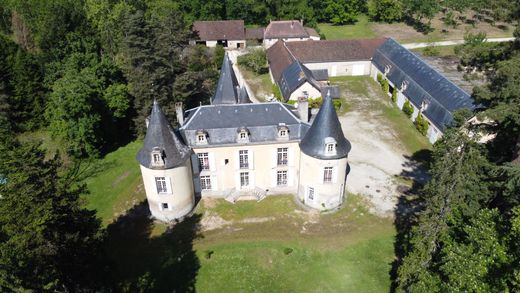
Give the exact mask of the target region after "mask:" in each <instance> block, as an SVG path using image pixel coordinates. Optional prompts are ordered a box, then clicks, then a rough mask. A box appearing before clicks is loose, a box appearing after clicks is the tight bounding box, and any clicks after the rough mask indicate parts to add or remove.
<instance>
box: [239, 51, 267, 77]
mask: <svg viewBox="0 0 520 293" xmlns="http://www.w3.org/2000/svg"><path fill="white" fill-rule="evenodd" d="M237 62H238V65H240V66H244V67H245V68H247V69H249V70H251V71H253V72H255V73H256V74H263V73H267V72H268V67H267V55H266V53H265V50H264V49H253V50H251V51H250V52H249V53H247V54H245V55H241V56H238V58H237Z"/></svg>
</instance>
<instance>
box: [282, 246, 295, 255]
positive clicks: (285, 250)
mask: <svg viewBox="0 0 520 293" xmlns="http://www.w3.org/2000/svg"><path fill="white" fill-rule="evenodd" d="M292 252H293V249H292V248H290V247H286V248H284V249H283V254H285V255H289V254H291V253H292Z"/></svg>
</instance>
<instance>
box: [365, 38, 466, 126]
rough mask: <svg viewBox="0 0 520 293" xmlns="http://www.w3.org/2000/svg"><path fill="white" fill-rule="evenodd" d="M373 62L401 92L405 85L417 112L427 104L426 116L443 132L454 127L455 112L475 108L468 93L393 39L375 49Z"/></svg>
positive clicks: (408, 96)
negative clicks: (451, 126)
mask: <svg viewBox="0 0 520 293" xmlns="http://www.w3.org/2000/svg"><path fill="white" fill-rule="evenodd" d="M372 62H373V64H374V66H375V67H376V68H377V69H378V70H379V71H381V72H387V73H386V77H387V78H388V79H389V80H390V81H391V82H392V83H393V84H394V85H395V86H396V87H398V88H399V89H401V88H402V85H403V82H404V84H406V87H405V90H404V91H403V93H404V95H405V96H406V97H407V98H409V99H410V101H411V102H412V103H413V104H414V105H415V106H416V107H417V108H420V107H421V105H423V102H425V103H426V104H427V105H428V106H427V107H426V109H425V110H424V111H423V114H424V115H425V116H426V117H427V118H428V119H429V120H430V121H431V122H432V123H434V124H435V125H436V126H437V127H438V128H439V129H441V130H444V128H445V126H446V125H450V124H452V123H453V112H454V111H456V110H459V109H462V108H467V109H470V110H473V109H474V108H475V104H474V101H473V99H472V98H471V96H470V95H469V94H468V93H466V92H465V91H464V90H462V89H461V88H460V87H458V86H457V85H455V84H454V83H453V82H451V81H450V80H448V79H447V78H446V77H444V76H443V75H442V74H441V73H439V72H438V71H436V70H435V69H433V68H432V67H431V66H430V65H428V64H427V63H425V62H424V61H423V60H422V59H421V58H419V57H418V56H417V55H415V54H414V53H412V52H411V51H409V50H408V49H406V48H404V47H403V46H401V45H400V44H399V43H397V42H396V41H395V40H393V39H388V40H387V41H386V42H384V43H383V44H382V45H381V46H380V47H379V48H377V49H376V52H375V54H374V57H373V59H372Z"/></svg>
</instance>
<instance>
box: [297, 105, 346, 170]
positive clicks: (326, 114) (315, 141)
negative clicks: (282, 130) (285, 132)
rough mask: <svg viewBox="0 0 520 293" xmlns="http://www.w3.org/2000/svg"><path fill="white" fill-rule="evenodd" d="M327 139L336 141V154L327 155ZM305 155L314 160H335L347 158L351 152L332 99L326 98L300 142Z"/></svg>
mask: <svg viewBox="0 0 520 293" xmlns="http://www.w3.org/2000/svg"><path fill="white" fill-rule="evenodd" d="M327 138H333V139H334V140H336V154H335V155H327V154H325V141H326V139H327ZM300 149H301V151H302V152H303V153H305V154H306V155H308V156H311V157H313V158H317V159H322V160H333V159H341V158H345V157H346V156H347V155H348V153H349V152H350V149H351V145H350V142H349V141H348V140H347V139H346V138H345V135H344V134H343V130H342V129H341V124H340V122H339V119H338V115H337V114H336V110H335V109H334V105H333V104H332V98H331V97H330V96H325V98H324V99H323V104H322V105H321V107H320V111H319V112H318V114H317V115H316V118H315V119H314V121H313V122H312V125H311V127H310V129H309V131H307V133H306V134H305V136H304V138H303V139H302V140H301V142H300Z"/></svg>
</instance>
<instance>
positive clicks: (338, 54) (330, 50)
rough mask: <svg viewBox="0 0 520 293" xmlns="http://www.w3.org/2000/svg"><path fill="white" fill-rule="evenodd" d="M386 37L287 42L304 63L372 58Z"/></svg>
mask: <svg viewBox="0 0 520 293" xmlns="http://www.w3.org/2000/svg"><path fill="white" fill-rule="evenodd" d="M385 40H386V39H384V38H378V39H358V40H334V41H328V40H322V41H313V40H309V41H301V42H287V43H285V44H286V46H287V49H288V50H289V51H290V52H291V53H292V54H293V55H294V57H296V58H297V59H298V60H300V61H301V62H302V63H319V62H335V61H336V62H337V61H359V60H371V59H372V56H374V53H375V51H376V49H377V48H378V47H379V46H380V45H381V44H383V43H384V42H385Z"/></svg>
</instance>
